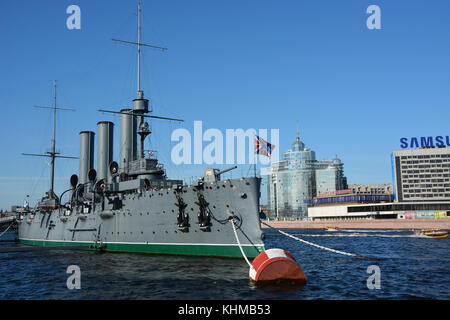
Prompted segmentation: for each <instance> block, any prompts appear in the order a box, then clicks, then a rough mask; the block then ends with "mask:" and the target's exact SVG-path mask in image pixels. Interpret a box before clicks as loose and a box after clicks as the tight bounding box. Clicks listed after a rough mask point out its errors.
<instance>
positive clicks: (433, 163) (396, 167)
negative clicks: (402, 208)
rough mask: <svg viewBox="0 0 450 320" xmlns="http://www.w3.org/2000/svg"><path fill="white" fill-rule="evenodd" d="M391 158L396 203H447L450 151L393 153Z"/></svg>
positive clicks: (430, 148)
mask: <svg viewBox="0 0 450 320" xmlns="http://www.w3.org/2000/svg"><path fill="white" fill-rule="evenodd" d="M391 159H392V177H393V180H394V181H393V182H394V183H393V185H394V198H395V200H396V201H399V202H403V201H407V202H411V201H421V202H423V201H442V200H446V201H449V200H450V148H448V147H427V148H420V149H405V150H396V151H394V152H393V153H392V158H391Z"/></svg>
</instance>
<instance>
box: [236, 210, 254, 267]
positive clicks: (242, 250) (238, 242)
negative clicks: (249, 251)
mask: <svg viewBox="0 0 450 320" xmlns="http://www.w3.org/2000/svg"><path fill="white" fill-rule="evenodd" d="M230 221H231V225H232V226H233V231H234V236H235V237H236V241H237V244H238V246H239V249H241V253H242V256H243V257H244V259H245V261H246V262H247V264H248V266H249V267H250V269H254V268H253V266H252V264H251V263H250V261H248V259H247V256H246V255H245V253H244V249H242V245H241V242H240V241H239V238H238V235H237V232H236V226H235V225H234V219H230Z"/></svg>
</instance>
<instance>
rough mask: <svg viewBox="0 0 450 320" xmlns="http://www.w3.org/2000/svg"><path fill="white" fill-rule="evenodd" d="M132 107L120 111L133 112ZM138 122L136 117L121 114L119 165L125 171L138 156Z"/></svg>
mask: <svg viewBox="0 0 450 320" xmlns="http://www.w3.org/2000/svg"><path fill="white" fill-rule="evenodd" d="M132 111H133V110H131V109H122V110H120V112H132ZM136 132H137V123H136V117H135V116H132V115H127V114H124V113H121V114H120V159H119V166H120V168H121V169H122V170H124V169H125V170H124V171H125V172H126V171H127V170H126V168H127V166H128V163H129V162H131V161H133V160H135V159H136V156H137V133H136Z"/></svg>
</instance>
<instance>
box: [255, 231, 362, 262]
mask: <svg viewBox="0 0 450 320" xmlns="http://www.w3.org/2000/svg"><path fill="white" fill-rule="evenodd" d="M262 223H263V224H264V225H266V226H268V227H269V228H272V229H275V230H277V231H278V232H279V233H281V234H283V235H285V236H286V237H289V238H292V239H294V240H297V241H300V242H303V243H305V244H308V245H310V246H313V247H316V248H319V249H323V250H327V251H331V252H334V253H338V254H342V255H345V256H351V257H358V258H368V257H364V256H361V255H359V254H355V253H348V252H344V251H339V250H336V249H331V248H327V247H324V246H320V245H318V244H315V243H312V242H309V241H306V240H303V239H300V238H297V237H295V236H293V235H291V234H288V233H286V232H284V231H281V230H278V229H276V228H274V227H272V226H270V225H268V224H266V223H264V222H262ZM369 259H370V258H369Z"/></svg>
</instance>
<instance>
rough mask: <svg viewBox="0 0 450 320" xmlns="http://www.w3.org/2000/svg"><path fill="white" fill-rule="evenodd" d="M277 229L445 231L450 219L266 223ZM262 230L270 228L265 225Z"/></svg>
mask: <svg viewBox="0 0 450 320" xmlns="http://www.w3.org/2000/svg"><path fill="white" fill-rule="evenodd" d="M263 222H265V223H267V224H268V225H270V226H271V227H274V228H277V229H324V228H326V227H328V226H332V227H338V228H341V229H397V230H398V229H408V230H410V229H444V230H450V218H439V219H379V220H378V219H377V220H327V221H266V220H263ZM261 226H262V228H268V227H267V226H265V225H264V224H262V225H261Z"/></svg>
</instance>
